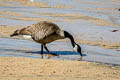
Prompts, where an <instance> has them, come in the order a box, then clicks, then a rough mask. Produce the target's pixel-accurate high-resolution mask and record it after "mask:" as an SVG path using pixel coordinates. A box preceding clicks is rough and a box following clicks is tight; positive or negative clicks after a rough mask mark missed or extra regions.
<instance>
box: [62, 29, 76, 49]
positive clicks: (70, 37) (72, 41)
mask: <svg viewBox="0 0 120 80" xmlns="http://www.w3.org/2000/svg"><path fill="white" fill-rule="evenodd" d="M64 35H65V38H69V39H70V41H71V44H72V46H73V47H75V41H74V38H73V36H72V35H71V34H70V33H68V32H67V31H64Z"/></svg>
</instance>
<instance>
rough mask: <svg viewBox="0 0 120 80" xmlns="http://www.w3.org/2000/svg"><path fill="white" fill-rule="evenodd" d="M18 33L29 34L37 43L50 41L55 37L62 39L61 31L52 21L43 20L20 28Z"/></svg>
mask: <svg viewBox="0 0 120 80" xmlns="http://www.w3.org/2000/svg"><path fill="white" fill-rule="evenodd" d="M20 34H22V35H30V36H31V37H32V38H33V40H35V41H36V42H39V43H43V44H44V43H50V42H52V41H54V40H57V39H63V38H64V33H63V31H62V30H61V29H60V28H59V27H58V26H57V25H56V24H54V23H51V22H47V21H43V22H39V23H37V24H32V25H30V26H28V27H26V28H23V29H21V31H20Z"/></svg>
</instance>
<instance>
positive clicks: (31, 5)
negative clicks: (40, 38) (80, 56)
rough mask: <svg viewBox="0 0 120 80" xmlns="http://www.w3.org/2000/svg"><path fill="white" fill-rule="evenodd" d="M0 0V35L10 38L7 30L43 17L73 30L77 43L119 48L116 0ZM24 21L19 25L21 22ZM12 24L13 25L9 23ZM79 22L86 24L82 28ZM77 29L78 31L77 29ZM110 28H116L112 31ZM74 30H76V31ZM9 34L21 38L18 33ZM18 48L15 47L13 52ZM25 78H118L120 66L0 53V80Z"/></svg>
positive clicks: (68, 79) (40, 19)
mask: <svg viewBox="0 0 120 80" xmlns="http://www.w3.org/2000/svg"><path fill="white" fill-rule="evenodd" d="M0 1H1V3H0V7H1V11H0V20H1V23H0V37H7V38H10V34H12V33H13V32H14V31H15V30H16V29H20V28H22V27H25V26H27V25H29V24H30V23H29V24H28V22H31V23H35V22H39V21H44V20H47V21H52V22H55V23H58V25H60V26H61V25H62V26H64V27H61V28H63V29H64V28H65V29H67V30H68V31H71V32H72V30H73V36H74V38H75V41H76V42H77V43H81V44H87V45H92V46H99V47H103V48H109V49H113V50H116V51H120V42H119V37H118V36H119V33H120V31H119V29H120V28H119V24H118V23H119V22H120V19H118V16H117V15H118V14H120V12H118V11H117V9H118V6H119V4H118V3H119V2H120V1H119V0H110V1H111V2H112V3H110V5H108V2H107V3H103V2H99V1H92V2H91V1H79V0H75V1H74V2H73V4H71V3H70V5H69V4H68V3H67V2H65V3H67V4H64V3H62V2H61V3H60V4H57V3H56V2H57V1H55V3H54V4H48V3H49V0H48V3H47V2H42V1H39V2H30V1H29V0H0ZM76 2H77V3H76ZM10 3H11V4H10ZM78 3H80V4H78ZM83 4H84V5H83ZM94 5H95V6H94ZM99 5H100V6H99ZM101 5H102V6H103V7H102V6H101ZM106 5H108V6H106ZM111 5H113V6H111ZM113 7H114V8H113ZM112 10H114V11H113V12H114V13H112V12H111V11H112ZM107 15H108V16H107ZM7 20H8V21H7ZM19 22H20V23H19ZM82 22H83V23H82ZM84 22H85V23H84ZM17 23H19V24H17ZM25 23H26V24H27V25H25V26H23V25H22V24H25ZM78 23H79V24H78ZM80 23H81V24H80ZM6 24H8V25H6ZM13 24H15V25H14V26H13ZM63 24H64V25H63ZM66 24H67V25H66ZM71 26H72V27H71ZM82 26H88V27H85V28H84V27H82ZM73 27H74V28H73ZM76 27H77V28H76ZM106 27H107V28H106ZM111 27H114V28H111ZM109 28H110V29H109ZM78 29H79V31H78V32H77V30H78ZM86 29H88V30H86ZM98 29H99V31H98ZM114 29H115V30H116V29H117V30H118V31H116V32H112V30H114ZM74 31H76V33H75V32H74ZM95 34H96V35H95ZM97 34H100V35H97ZM105 34H107V35H105ZM104 35H105V36H104ZM111 36H112V37H111ZM13 38H17V39H18V38H19V39H24V38H21V37H13ZM117 39H118V40H117ZM30 40H31V39H30ZM60 41H61V40H60ZM62 41H68V40H62ZM23 44H24V43H23ZM3 45H4V44H3ZM1 47H2V46H1ZM29 50H30V49H29ZM29 50H28V51H29ZM37 50H38V49H37ZM19 51H20V49H18V52H19ZM18 52H17V51H16V53H18ZM3 54H4V53H3ZM101 55H102V54H101ZM107 55H108V54H107ZM28 79H29V80H119V79H120V67H114V66H105V65H103V64H97V63H92V62H85V61H67V60H65V61H63V60H51V59H33V58H22V57H0V80H28Z"/></svg>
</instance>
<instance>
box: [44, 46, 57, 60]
mask: <svg viewBox="0 0 120 80" xmlns="http://www.w3.org/2000/svg"><path fill="white" fill-rule="evenodd" d="M44 48H45V49H46V51H47V52H48V58H50V57H51V56H53V55H54V56H58V55H57V54H55V53H50V51H49V50H48V48H47V47H46V45H45V44H44Z"/></svg>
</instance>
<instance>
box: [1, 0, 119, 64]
mask: <svg viewBox="0 0 120 80" xmlns="http://www.w3.org/2000/svg"><path fill="white" fill-rule="evenodd" d="M34 2H41V3H45V4H47V5H48V6H49V7H46V8H44V7H42V6H31V5H22V2H19V1H18V2H17V1H5V2H4V1H0V12H4V14H1V13H0V25H8V26H9V25H13V26H17V25H21V26H27V25H30V24H33V23H36V22H39V21H40V20H44V19H45V20H49V21H53V22H54V23H56V24H57V25H59V27H60V28H62V29H64V30H67V31H69V32H70V33H71V34H73V35H75V36H76V37H77V39H78V40H83V41H86V42H87V41H93V42H96V41H98V42H99V41H100V42H101V43H104V42H105V43H110V44H112V43H116V44H119V42H120V37H119V34H120V31H117V32H114V33H113V32H111V31H112V30H119V29H120V16H119V14H120V12H119V11H118V8H120V4H119V3H120V2H113V1H112V0H107V1H104V0H34ZM34 2H33V3H34ZM1 4H2V6H1ZM5 4H7V5H5ZM56 6H58V7H56ZM5 12H6V13H5ZM11 12H13V13H11ZM13 14H14V15H13ZM18 14H20V15H18ZM46 14H47V15H46ZM51 14H52V15H51ZM56 14H62V15H65V14H70V15H69V16H68V15H66V16H60V15H57V16H54V15H56ZM77 14H79V16H78V17H77V16H75V15H77ZM80 15H81V16H80ZM21 18H27V20H26V19H21ZM39 19H40V20H39ZM96 19H103V20H105V21H109V22H111V23H112V24H114V25H111V24H109V23H105V24H106V25H104V24H103V25H97V24H95V23H99V22H100V21H98V22H95V23H91V22H89V20H96ZM64 44H66V45H64ZM56 45H57V46H59V47H58V48H56ZM48 46H49V48H50V50H51V51H52V52H54V53H57V54H60V57H55V56H54V57H51V58H52V59H62V60H78V59H79V57H80V56H79V54H77V53H75V52H73V49H72V47H71V44H68V43H66V42H54V43H51V44H50V45H48ZM81 46H82V49H83V51H84V58H83V60H87V61H95V62H102V63H110V64H120V62H119V61H120V59H119V57H120V52H117V51H114V50H111V49H103V48H99V47H97V46H87V45H81ZM39 50H40V44H37V43H34V42H31V41H26V40H16V39H6V38H0V56H16V57H32V58H40V54H39V53H40V52H39ZM45 53H46V52H45ZM45 58H47V56H45Z"/></svg>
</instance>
